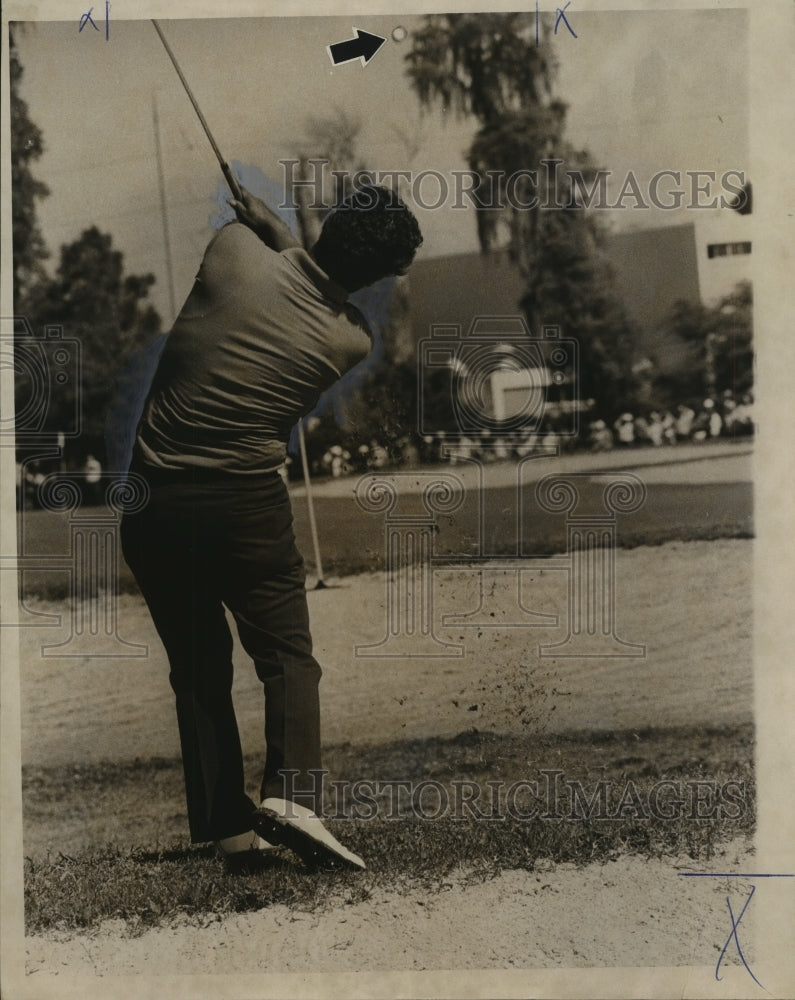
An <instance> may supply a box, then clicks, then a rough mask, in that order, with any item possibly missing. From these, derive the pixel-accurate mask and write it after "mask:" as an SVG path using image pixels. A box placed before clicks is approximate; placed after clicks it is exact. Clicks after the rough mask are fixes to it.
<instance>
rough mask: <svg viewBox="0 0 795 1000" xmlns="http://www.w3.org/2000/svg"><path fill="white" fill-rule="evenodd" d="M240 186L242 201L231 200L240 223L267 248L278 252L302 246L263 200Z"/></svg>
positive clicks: (230, 202)
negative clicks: (254, 234)
mask: <svg viewBox="0 0 795 1000" xmlns="http://www.w3.org/2000/svg"><path fill="white" fill-rule="evenodd" d="M238 183H239V182H238ZM239 186H240V194H241V198H240V200H238V199H236V198H230V199H229V204H230V205H231V206H232V208H233V209H234V210H235V214H236V215H237V218H238V221H239V222H242V223H243V225H244V226H248V228H249V229H251V230H252V231H253V232H254V233H256V234H257V236H259V238H260V239H261V240H262V242H263V243H265V244H266V246H269V247H270V248H271V249H272V250H276V251H277V252H280V251H282V250H287V249H288V248H289V247H299V246H301V241H300V240H299V239H298V238H297V237H296V236H294V235H293V234H292V233H291V232H290V228H289V226H288V225H287V224H286V223H285V222H284V221H283V220H282V219H280V218H279V216H278V215H276V213H275V212H273V211H272V210H271V209H270V208H268V206H267V205H266V204H265V202H264V201H263V200H262V198H258V197H257V196H256V195H255V194H252V193H251V192H250V191H247V190H246V188H244V187H243V185H242V184H240V185H239Z"/></svg>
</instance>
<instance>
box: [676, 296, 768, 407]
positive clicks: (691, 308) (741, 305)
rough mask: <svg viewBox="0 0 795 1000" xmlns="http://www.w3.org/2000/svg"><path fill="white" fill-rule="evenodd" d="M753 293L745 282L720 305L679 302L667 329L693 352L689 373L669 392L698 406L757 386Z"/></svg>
mask: <svg viewBox="0 0 795 1000" xmlns="http://www.w3.org/2000/svg"><path fill="white" fill-rule="evenodd" d="M752 317H753V295H752V291H751V284H750V282H747V281H744V282H741V283H740V284H738V285H737V286H736V288H735V289H734V290H733V291H732V292H731V293H730V294H729V295H726V296H724V297H723V298H722V299H721V300H720V301H719V302H718V303H717V304H716V305H714V306H711V307H708V306H704V305H702V304H701V303H695V304H694V303H689V302H678V303H676V305H675V306H674V308H673V309H672V310H671V314H670V316H669V317H668V321H667V324H666V326H667V327H668V329H669V330H670V331H671V332H673V333H674V334H676V336H678V337H679V338H680V339H681V341H682V342H683V344H684V345H685V350H686V351H687V352H688V358H689V364H688V366H687V367H688V371H687V372H686V373H685V375H684V376H683V377H681V378H679V379H678V380H677V382H676V384H675V385H674V386H673V387H671V386H668V387H667V388H668V389H669V390H670V391H674V392H677V393H678V394H679V396H680V399H682V398H684V399H686V400H689V401H690V402H698V400H699V399H703V398H705V397H709V398H713V399H714V398H716V397H717V396H719V395H721V394H722V393H724V392H727V391H729V392H731V393H732V394H733V395H734V396H736V397H739V396H742V395H743V393H746V392H749V391H750V390H751V389H752V388H753V381H754V372H753V364H754V356H753V318H752Z"/></svg>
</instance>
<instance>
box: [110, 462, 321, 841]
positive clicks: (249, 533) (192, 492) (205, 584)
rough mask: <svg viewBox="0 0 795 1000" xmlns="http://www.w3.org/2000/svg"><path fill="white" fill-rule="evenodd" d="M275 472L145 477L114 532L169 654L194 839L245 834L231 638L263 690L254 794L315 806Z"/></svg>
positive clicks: (307, 666) (316, 739)
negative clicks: (140, 504) (142, 494)
mask: <svg viewBox="0 0 795 1000" xmlns="http://www.w3.org/2000/svg"><path fill="white" fill-rule="evenodd" d="M292 520H293V519H292V511H291V509H290V499H289V496H288V493H287V489H286V487H285V485H284V483H283V481H282V479H281V477H280V476H279V475H278V473H273V474H269V475H268V476H266V477H262V476H258V477H257V480H256V482H251V483H245V484H242V485H238V484H236V483H235V484H232V485H230V483H229V481H228V480H224V481H219V482H211V481H210V482H188V481H180V482H160V483H158V482H157V481H155V482H152V494H151V499H150V500H149V502H148V503H147V505H146V506H145V507H144V508H143V509H142V510H141V511H139V512H137V513H135V514H128V515H125V517H124V520H123V522H122V527H121V537H122V548H123V552H124V557H125V559H126V561H127V564H128V565H129V567H130V569H131V570H132V571H133V573H134V574H135V578H136V580H137V581H138V584H139V586H140V588H141V592H142V593H143V596H144V598H145V599H146V603H147V605H148V606H149V610H150V612H151V615H152V619H153V621H154V623H155V626H156V628H157V631H158V633H159V635H160V638H161V639H162V641H163V645H164V646H165V649H166V652H167V654H168V660H169V666H170V675H169V679H170V682H171V687H172V688H173V690H174V693H175V695H176V708H177V721H178V724H179V734H180V741H181V745H182V760H183V765H184V770H185V789H186V794H187V803H188V819H189V823H190V833H191V839H192V841H193V842H194V843H198V842H203V841H208V840H217V839H220V838H221V837H228V836H234V835H235V834H238V833H243V832H245V831H246V830H249V829H251V812H252V810H253V809H254V808H255V806H254V803H253V802H252V801H251V799H250V798H249V797H248V796H247V795H246V793H245V789H244V775H243V758H242V752H241V746H240V737H239V735H238V728H237V720H236V718H235V710H234V706H233V704H232V634H231V632H230V630H229V626H228V624H227V620H226V616H225V614H224V606H226V608H228V609H229V611H230V612H231V613H232V615H233V616H234V618H235V621H236V624H237V629H238V634H239V636H240V641H241V643H242V644H243V647H244V648H245V650H246V651H247V653H248V654H249V655H250V656H251V657H252V659H253V660H254V665H255V668H256V671H257V675H258V677H259V679H260V680H261V681H262V683H263V685H264V688H265V742H266V747H267V753H266V757H265V772H264V776H263V779H262V786H261V789H260V797H261V798H267V797H269V796H276V797H279V798H290V799H293V800H294V801H297V802H300V803H301V804H303V805H307V806H309V807H310V808H313V809H316V810H318V811H319V805H320V804H319V803H316V802H315V799H314V797H313V796H312V795H308V794H305V795H301V794H300V792H302V791H305V790H311V789H313V788H314V784H313V778H314V776H313V775H312V774H311V773H310V772H311V771H313V770H319V769H320V767H321V761H320V711H319V703H318V682H319V680H320V672H321V671H320V667H319V666H318V664H317V662H316V660H315V659H314V657H313V656H312V640H311V637H310V634H309V614H308V609H307V603H306V592H305V589H304V567H303V560H302V559H301V556H300V554H299V552H298V550H297V548H296V546H295V538H294V535H293V528H292Z"/></svg>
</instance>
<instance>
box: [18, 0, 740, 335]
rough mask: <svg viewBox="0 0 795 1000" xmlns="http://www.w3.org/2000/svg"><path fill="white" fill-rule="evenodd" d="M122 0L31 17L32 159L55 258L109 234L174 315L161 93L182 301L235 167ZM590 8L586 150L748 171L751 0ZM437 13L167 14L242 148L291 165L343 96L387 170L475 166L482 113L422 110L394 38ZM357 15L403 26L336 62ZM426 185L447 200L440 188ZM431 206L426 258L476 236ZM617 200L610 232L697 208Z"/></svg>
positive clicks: (582, 107)
mask: <svg viewBox="0 0 795 1000" xmlns="http://www.w3.org/2000/svg"><path fill="white" fill-rule="evenodd" d="M120 8H121V4H118V3H114V4H111V6H110V16H109V18H108V21H107V31H108V38H107V39H106V37H105V33H106V21H105V6H104V4H101V3H100V4H96V5H95V6H94V8H93V15H92V16H93V19H94V22H95V24H96V25H97V29H98V30H94V29H93V27H92V26H91V25H90V24H88V23H87V24H86V25H85V27H84V29H83V30H82V31H80V30H79V16H75V18H74V19H73V20H71V21H60V22H59V21H52V22H38V23H35V24H32V23H31V24H29V25H27V26H26V27H25V28H24V30H22V31H21V32H18V35H17V44H18V49H19V53H20V58H21V61H22V64H23V66H24V77H23V82H22V88H21V92H22V96H23V98H24V99H25V100H26V101H27V103H28V107H29V113H30V116H31V118H32V120H33V121H34V122H35V123H36V124H37V125H38V126H39V128H40V129H41V130H42V132H43V135H44V141H45V147H46V152H45V155H44V156H43V157H42V158H41V160H39V161H38V162H37V163H36V165H35V168H34V171H35V174H36V176H37V177H38V178H39V179H41V180H42V181H44V182H45V183H46V184H47V185H48V186H49V188H50V192H51V193H50V196H49V197H48V198H47V199H45V200H44V201H43V202H41V203H40V206H39V212H38V215H39V221H40V225H41V228H42V232H43V235H44V237H45V240H46V242H47V244H48V246H49V248H50V250H51V251H52V253H53V262H55V261H57V254H58V249H59V248H60V246H61V245H62V244H63V243H65V242H69V241H71V240H73V239H76V238H77V237H78V236H79V235H80V233H81V232H82V230H83V229H85V228H87V227H88V226H90V225H93V224H96V225H97V226H98V227H99V228H100V229H102V230H103V231H107V232H110V233H111V234H112V236H113V239H114V245H115V246H116V248H118V249H120V250H122V251H123V252H124V254H125V261H126V265H127V269H128V271H130V272H133V273H141V272H145V271H152V272H153V273H154V274H155V275H156V276H157V279H158V280H157V284H156V286H155V288H154V289H153V293H152V298H153V300H154V302H155V304H156V305H157V307H158V309H159V310H160V312H161V314H162V315H163V316H164V319H165V320H166V322H168V321H169V319H170V312H171V306H170V302H169V297H168V289H167V280H166V268H165V236H164V212H163V209H162V202H161V195H160V189H159V183H158V171H157V154H156V150H157V144H156V143H157V140H156V136H155V125H154V115H155V110H154V109H155V107H156V113H157V118H158V121H159V137H160V148H161V154H162V159H161V162H162V170H163V181H164V191H165V202H166V213H165V215H166V217H167V221H168V236H169V241H170V245H171V248H172V260H173V272H174V289H175V291H174V294H175V300H176V304H177V308H178V307H179V305H180V304H181V302H182V301H183V300H184V297H185V295H186V294H187V292H188V291H189V289H190V285H191V282H192V280H193V276H194V274H195V272H196V269H197V266H198V263H199V261H200V259H201V255H202V252H203V250H204V247H205V245H206V242H207V240H208V237H209V235H210V233H211V228H210V219H211V216H212V215H213V213H214V210H215V208H216V207H217V206H216V202H215V200H214V199H215V196H216V193H217V192H218V190H219V170H218V165H217V162H216V160H215V157H214V155H213V152H212V149H211V147H210V144H209V142H208V141H207V139H206V137H205V135H204V133H203V131H202V129H201V126H200V124H199V122H198V119H197V117H196V115H195V113H194V111H193V108H192V107H191V105H190V103H189V100H188V98H187V96H186V94H185V92H184V90H183V89H182V87H181V85H180V83H179V79H178V77H177V75H176V73H175V71H174V68H173V67H172V65H171V63H170V61H169V59H168V57H167V55H166V52H165V50H164V49H163V47H162V45H161V43H160V41H159V39H158V37H157V34H156V32H155V30H154V28H153V26H152V25H151V23H150V22H149V21H148V20H137V21H136V20H125V19H123V18H122V17H121V15H119V16H118V18H117V16H116V13H115V11H118V10H120ZM540 8H541V10H543V9H544V5H543V4H541V5H540ZM578 8H579V4H577V3H575V4H572V5H571V6H569V8H567V14H568V21H569V24H570V25H571V28H572V30H573V31H574V32H575V33H576V35H577V37H576V38H574V37H573V36H572V34H571V33H570V32H569V31H568V30H566V29H565V25H560V30H559V32H558V34H557V35H556V36H554V37H553V38H552V42H551V44H552V45H553V46H554V47H555V53H556V56H557V58H558V61H559V65H560V69H559V77H558V87H557V90H558V93H559V95H560V97H561V98H562V99H563V100H565V101H566V102H567V104H568V106H569V111H568V116H567V137H568V139H569V140H570V141H571V142H572V143H573V144H574V145H575V146H577V147H578V148H585V149H587V150H588V151H589V152H590V153H591V156H592V158H593V160H594V161H595V162H596V163H597V164H598V165H600V166H603V167H605V168H607V169H610V170H611V171H613V173H614V175H615V176H619V177H623V176H625V175H626V173H627V172H628V171H630V170H631V171H632V172H633V173H634V174H635V175H636V176H637V177H638V178H648V177H650V176H651V175H652V174H654V173H655V172H657V171H659V170H662V169H671V170H681V171H683V172H684V171H686V170H714V171H716V173H717V174H718V175H719V176H720V174H721V173H723V172H724V171H726V170H740V171H745V172H748V171H749V146H748V102H749V86H748V45H747V18H746V14H745V12H744V11H742V10H721V11H717V10H666V11H648V10H644V11H612V12H607V11H594V10H579V9H578ZM86 9H87V8H86ZM262 9H263V10H264V9H266V8H265V7H263V8H262ZM550 9H551V8H550ZM548 16H551V15H548ZM421 23H422V19H421V17H419V16H417V15H408V16H399V15H383V14H382V15H350V16H345V17H292V18H284V17H276V18H268V17H257V18H237V19H235V18H229V19H213V20H202V19H188V20H168V19H164V20H162V21H161V25H162V28H163V30H164V33H165V34H166V36H167V38H168V40H169V43H170V44H171V47H172V49H173V50H174V52H175V54H176V56H177V59H178V60H179V62H180V64H181V66H182V69H183V72H184V73H185V76H186V77H187V79H188V81H189V83H190V86H191V88H192V90H193V92H194V94H195V96H196V99H197V101H198V103H199V105H200V107H201V109H202V111H203V112H204V115H205V117H206V119H207V122H208V124H209V126H210V128H211V130H212V132H213V134H214V136H215V139H216V141H217V143H218V145H219V146H220V148H221V150H222V152H223V154H224V156H225V158H226V159H227V160H229V161H237V162H239V163H241V164H243V165H245V166H246V167H249V168H257V169H258V170H261V171H262V172H263V173H265V174H266V175H268V176H269V177H270V178H271V179H273V180H276V181H280V180H282V179H283V168H282V167H280V166H279V163H278V161H279V160H280V159H284V158H286V157H290V156H292V155H294V154H295V151H296V146H297V145H298V144H299V142H300V138H301V136H302V135H303V134H304V132H305V130H306V125H307V121H308V119H309V118H310V117H312V116H315V117H324V116H326V117H327V116H330V115H333V114H334V113H335V111H336V110H337V109H344V110H345V112H346V113H348V114H350V115H352V116H353V117H355V118H358V119H359V120H360V122H361V125H362V128H361V133H360V141H359V149H360V153H361V156H362V159H363V160H365V161H366V162H367V163H368V164H369V165H370V166H371V167H372V168H373V169H376V170H390V169H410V170H412V171H414V172H415V173H417V172H419V171H421V170H429V169H431V170H438V171H440V172H441V173H442V174H444V175H445V176H450V171H452V170H462V169H465V167H466V155H465V154H466V149H467V147H468V145H469V142H470V141H471V138H472V136H473V134H474V129H475V125H474V122H473V121H472V120H468V119H464V120H460V119H456V118H455V117H454V116H453V115H447V116H445V115H443V114H442V113H441V112H440V111H438V110H436V109H434V110H432V111H425V112H423V111H422V109H421V108H420V106H419V102H418V100H417V97H416V95H415V94H414V92H413V91H412V90H411V88H410V86H409V82H408V80H407V78H406V77H405V72H404V67H405V55H406V53H407V51H408V49H409V47H410V38H408V39H405V40H402V41H400V40H396V39H399V37H400V34H401V32H400V31H397V32H395V29H396V28H397V29H400V28H405V29H406V30H407V31H408V32H409V33H410V32H411V31H412V30H414V29H416V28H417V27H418V26H419V25H420V24H421ZM354 27H357V28H362V29H365V30H367V31H370V32H373V33H374V34H378V35H381V36H383V37H385V38H386V39H387V42H386V43H385V44H384V45H383V46H382V48H381V50H380V51H379V52H378V53H377V54H376V56H375V57H374V58H373V59H372V61H371V62H370V63H369V64H368V65H367V66H362V65H361V64H360V63H359V62H358V61H357V62H354V63H348V64H345V65H341V66H337V67H334V66H333V65H332V63H331V60H330V58H329V55H328V53H327V51H326V46H328V45H329V44H331V43H333V42H336V41H342V40H344V39H347V38H350V37H352V35H353V28H354ZM393 32H394V35H393ZM424 190H425V192H426V198H427V197H433V193H434V191H433V188H432V186H429V187H428V188H425V189H424ZM429 192H430V193H429ZM417 216H418V219H419V221H420V225H421V227H422V230H423V234H424V236H425V242H424V245H423V247H422V248H421V250H420V253H421V254H422V255H423V256H438V255H441V254H449V253H457V252H464V251H467V250H474V249H476V247H477V238H476V228H475V219H474V215H473V212H472V211H471V210H453V209H451V208H450V207H449V203H448V204H447V205H445V206H444V207H443V208H442V209H441V210H437V211H431V210H423V209H422V208H417ZM605 216H606V217H605V221H606V222H607V223H608V224H609V225H610V226H611V227H612V228H633V227H640V226H656V225H665V224H670V223H673V222H677V221H683V217H682V215H681V213H677V212H661V211H658V210H654V209H652V210H649V211H641V210H625V211H623V212H611V213H605Z"/></svg>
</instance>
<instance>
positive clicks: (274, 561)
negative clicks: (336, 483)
mask: <svg viewBox="0 0 795 1000" xmlns="http://www.w3.org/2000/svg"><path fill="white" fill-rule="evenodd" d="M231 204H232V205H233V207H234V209H235V212H236V214H237V217H238V221H236V222H233V223H231V224H229V225H227V226H225V227H224V228H223V229H221V230H220V231H219V232H218V233H216V234H215V236H214V237H213V239H212V240H211V241H210V244H209V246H208V247H207V250H206V252H205V255H204V259H203V261H202V264H201V267H200V269H199V272H198V275H197V277H196V281H195V283H194V286H193V289H192V291H191V292H190V295H189V296H188V298H187V301H186V302H185V305H184V306H183V308H182V310H181V312H180V314H179V316H178V317H177V320H176V322H175V323H174V327H173V329H172V331H171V333H170V334H169V336H168V339H167V342H166V347H165V349H164V351H163V354H162V356H161V359H160V363H159V366H158V369H157V372H156V374H155V378H154V380H153V383H152V387H151V389H150V391H149V395H148V397H147V400H146V404H145V407H144V411H143V415H142V417H141V420H140V423H139V425H138V431H137V438H136V443H135V449H134V454H133V464H132V469H133V471H135V472H137V473H138V474H139V475H142V476H143V477H144V478H145V479H146V480H147V481H148V483H149V486H150V488H151V497H150V500H149V502H148V503H147V504H146V506H145V507H144V508H143V509H142V510H140V511H138V512H136V513H133V514H130V515H127V516H125V518H124V520H123V523H122V529H121V530H122V544H123V550H124V556H125V559H126V560H127V563H128V564H129V566H130V568H131V569H132V571H133V573H134V574H135V577H136V579H137V581H138V584H139V586H140V588H141V592H142V593H143V595H144V598H145V599H146V602H147V605H148V607H149V610H150V612H151V615H152V618H153V621H154V623H155V626H156V628H157V631H158V633H159V635H160V638H161V639H162V641H163V644H164V646H165V649H166V652H167V654H168V660H169V667H170V675H169V680H170V683H171V687H172V689H173V691H174V693H175V695H176V710H177V721H178V725H179V734H180V742H181V747H182V759H183V765H184V772H185V789H186V796H187V806H188V821H189V825H190V836H191V841H192V842H194V843H202V842H207V841H214V842H215V843H216V844H217V845H218V846H219V848H220V850H221V851H222V852H224V853H225V854H229V855H232V854H237V853H239V852H249V851H251V850H259V851H264V850H267V849H269V848H270V847H271V846H272V845H275V844H280V845H284V846H287V847H289V848H291V849H292V850H294V851H295V852H296V853H297V854H299V856H300V857H301V858H302V859H303V860H304V861H305V862H306V863H308V864H311V865H318V864H323V863H326V862H332V863H333V862H340V863H343V864H348V865H352V866H355V867H360V868H363V867H364V862H363V861H362V860H361V858H359V857H357V856H356V855H355V854H353V853H351V852H350V851H349V850H347V849H346V848H345V847H344V846H343V845H342V844H341V843H340V842H339V841H338V840H337V839H336V838H335V837H334V836H332V834H331V833H330V832H329V831H328V830H327V829H326V827H325V826H324V825H323V823H322V821H321V820H320V818H319V815H318V814H319V813H321V811H322V803H321V802H320V801H317V799H318V794H319V793H318V790H317V789H316V780H315V779H316V776H317V775H316V774H313V772H319V771H320V768H321V757H320V712H319V700H318V682H319V680H320V674H321V670H320V666H319V665H318V663H317V661H316V660H315V659H314V657H313V656H312V640H311V636H310V632H309V616H308V609H307V601H306V592H305V588H304V566H303V560H302V558H301V556H300V554H299V552H298V550H297V548H296V544H295V538H294V535H293V528H292V513H291V509H290V500H289V496H288V493H287V489H286V486H285V484H284V482H283V480H282V477H281V475H280V473H279V467H280V466H281V464H282V463H283V461H284V458H285V452H286V442H287V440H288V437H289V434H290V431H291V429H292V427H293V426H294V425H295V423H296V422H297V421H298V420H299V419H300V418H301V417H302V416H303V415H304V414H305V413H307V412H308V411H310V410H311V409H312V408H313V407H314V405H315V403H316V401H317V399H318V397H319V396H320V395H321V393H323V392H324V391H325V390H326V389H328V388H329V386H331V385H332V384H333V383H334V382H336V381H337V380H338V379H339V378H340V377H341V376H342V375H343V374H344V373H345V372H346V371H348V370H349V369H350V368H352V367H353V366H354V365H355V364H357V363H358V362H360V361H362V360H363V359H364V358H365V357H366V355H367V354H368V353H369V351H370V348H371V343H372V341H371V335H370V332H369V330H368V328H367V324H366V322H365V320H364V319H363V317H362V315H361V314H360V313H359V312H358V311H357V310H356V309H355V308H354V306H353V305H351V303H350V302H348V301H347V299H348V294H349V293H350V292H353V291H356V290H357V289H359V288H363V287H365V286H367V285H371V284H373V283H375V282H376V281H378V280H380V279H381V278H384V277H386V276H389V275H396V274H403V273H404V272H405V271H406V269H407V268H408V267H409V265H410V264H411V262H412V260H413V258H414V254H415V253H416V250H417V248H418V246H419V245H420V244H421V242H422V236H421V235H420V231H419V226H418V225H417V221H416V219H415V218H414V216H413V215H412V213H411V212H410V211H409V209H408V208H407V207H406V206H405V205H404V204H403V203H402V202H401V201H400V200H399V199H398V198H397V197H396V195H395V194H394V193H393V192H391V191H389V190H387V189H386V188H382V187H376V186H364V187H361V188H360V189H358V190H357V191H356V192H354V193H353V194H352V195H351V196H350V197H349V198H347V199H346V200H345V201H344V202H343V203H342V204H341V205H340V206H339V207H338V208H337V209H335V210H334V211H333V212H332V213H331V214H330V215H329V216H328V217H327V218H326V220H325V222H324V224H323V228H322V231H321V235H320V237H319V239H318V241H317V243H316V244H315V246H314V247H312V249H311V250H309V251H308V252H307V251H306V250H304V249H303V248H302V247H301V245H300V244H299V242H298V240H297V239H296V238H295V237H294V236H293V235H292V233H291V232H290V230H289V229H288V228H287V226H286V225H285V224H284V223H283V222H282V221H281V220H280V219H279V218H278V217H277V216H276V215H274V214H273V213H272V212H271V211H270V210H269V209H268V208H267V206H266V205H265V203H264V202H263V201H261V200H260V199H259V198H256V197H255V196H254V195H252V194H251V193H250V192H248V191H245V190H244V191H242V192H241V197H240V198H239V199H236V200H233V201H232V202H231ZM225 608H226V609H228V610H229V611H230V612H231V614H232V615H233V617H234V619H235V622H236V624H237V629H238V634H239V637H240V641H241V643H242V645H243V647H244V648H245V650H246V651H247V652H248V654H249V655H250V656H251V657H252V659H253V660H254V664H255V668H256V671H257V675H258V677H259V679H260V680H261V681H262V683H263V685H264V688H265V741H266V756H265V769H264V776H263V779H262V785H261V789H260V799H261V803H260V805H259V806H257V805H256V804H255V803H254V802H252V800H251V799H250V798H249V797H248V796H247V794H246V792H245V790H244V775H243V756H242V751H241V745H240V738H239V735H238V728H237V721H236V718H235V711H234V707H233V704H232V645H233V640H232V635H231V632H230V630H229V626H228V624H227V619H226V615H225Z"/></svg>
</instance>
